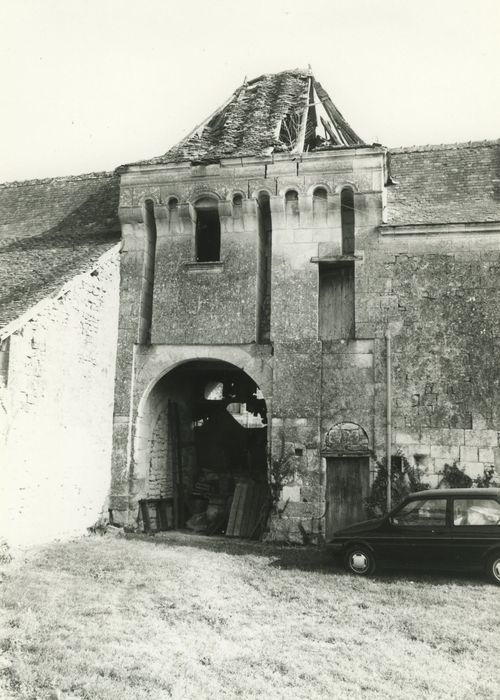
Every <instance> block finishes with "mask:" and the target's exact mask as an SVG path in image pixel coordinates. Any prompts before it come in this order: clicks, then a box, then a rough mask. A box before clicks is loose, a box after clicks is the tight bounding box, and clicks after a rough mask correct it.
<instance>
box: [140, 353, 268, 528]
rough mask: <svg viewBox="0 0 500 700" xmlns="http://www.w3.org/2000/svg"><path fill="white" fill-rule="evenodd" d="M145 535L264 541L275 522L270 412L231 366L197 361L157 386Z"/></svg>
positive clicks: (252, 384)
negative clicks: (182, 533) (271, 515)
mask: <svg viewBox="0 0 500 700" xmlns="http://www.w3.org/2000/svg"><path fill="white" fill-rule="evenodd" d="M154 402H155V406H157V408H156V409H155V411H152V412H151V413H152V415H153V416H154V417H153V418H152V422H153V421H154V425H153V426H151V427H152V430H151V441H150V456H149V477H148V483H147V494H146V497H145V498H142V499H141V500H140V519H141V520H142V524H143V527H144V530H146V531H155V530H166V529H187V530H190V531H193V532H204V533H206V534H226V535H228V536H240V537H253V538H255V537H258V536H260V534H261V532H262V530H263V527H264V526H265V523H266V521H267V514H268V513H267V509H268V508H269V486H268V475H267V409H266V402H265V399H264V397H263V395H262V393H261V391H260V390H259V388H258V386H257V385H256V384H255V382H254V381H253V380H252V379H251V378H250V377H249V376H248V375H246V374H245V373H244V372H243V371H242V370H240V369H238V368H236V367H233V366H232V365H229V364H228V363H222V362H215V361H208V360H207V361H193V362H189V363H186V364H184V365H181V366H180V367H178V368H176V369H175V370H173V371H172V372H170V373H169V374H168V375H166V376H165V377H164V378H163V379H162V380H161V381H160V382H159V383H158V385H157V387H156V388H155V394H154Z"/></svg>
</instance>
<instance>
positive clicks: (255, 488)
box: [226, 479, 269, 537]
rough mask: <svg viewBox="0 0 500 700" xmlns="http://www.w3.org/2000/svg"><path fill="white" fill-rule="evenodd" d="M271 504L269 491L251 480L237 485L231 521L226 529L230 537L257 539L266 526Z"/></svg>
mask: <svg viewBox="0 0 500 700" xmlns="http://www.w3.org/2000/svg"><path fill="white" fill-rule="evenodd" d="M268 504H269V489H268V487H267V485H266V484H259V483H256V482H255V481H251V480H249V479H245V480H241V481H239V482H238V483H237V484H236V489H235V491H234V496H233V501H232V504H231V510H230V513H229V520H228V523H227V528H226V535H227V536H228V537H255V536H256V535H257V534H258V532H257V531H258V530H259V528H260V527H261V526H262V525H263V524H264V520H265V515H266V510H267V508H268Z"/></svg>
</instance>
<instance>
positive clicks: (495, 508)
mask: <svg viewBox="0 0 500 700" xmlns="http://www.w3.org/2000/svg"><path fill="white" fill-rule="evenodd" d="M453 523H454V524H455V525H500V503H498V501H495V500H493V499H492V498H456V499H455V500H454V502H453Z"/></svg>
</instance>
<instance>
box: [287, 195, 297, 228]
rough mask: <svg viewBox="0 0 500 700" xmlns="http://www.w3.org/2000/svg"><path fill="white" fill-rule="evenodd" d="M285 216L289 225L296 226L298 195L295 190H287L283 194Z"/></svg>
mask: <svg viewBox="0 0 500 700" xmlns="http://www.w3.org/2000/svg"><path fill="white" fill-rule="evenodd" d="M285 214H286V220H287V223H288V224H289V225H291V226H298V222H299V195H298V192H296V191H295V190H288V192H286V194H285Z"/></svg>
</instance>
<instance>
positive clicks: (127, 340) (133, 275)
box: [110, 207, 146, 521]
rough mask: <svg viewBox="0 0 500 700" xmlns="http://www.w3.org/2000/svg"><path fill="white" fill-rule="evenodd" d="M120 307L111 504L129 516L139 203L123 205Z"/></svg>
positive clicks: (141, 240)
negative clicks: (136, 205)
mask: <svg viewBox="0 0 500 700" xmlns="http://www.w3.org/2000/svg"><path fill="white" fill-rule="evenodd" d="M119 216H120V221H121V224H122V240H123V243H122V250H121V255H120V310H119V316H118V348H117V360H116V377H115V402H114V415H113V452H112V462H111V491H110V508H111V509H112V510H113V511H114V514H115V515H114V517H115V518H116V519H120V520H122V519H123V520H124V521H126V520H127V519H128V474H129V469H130V450H131V443H130V440H131V429H132V418H133V417H132V415H131V406H132V392H133V384H134V358H135V347H136V343H137V341H138V333H139V323H140V300H141V286H142V276H143V268H144V254H145V238H146V231H145V227H144V221H143V212H142V209H141V208H140V207H121V208H120V210H119Z"/></svg>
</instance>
